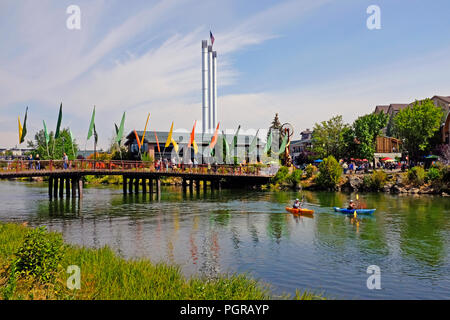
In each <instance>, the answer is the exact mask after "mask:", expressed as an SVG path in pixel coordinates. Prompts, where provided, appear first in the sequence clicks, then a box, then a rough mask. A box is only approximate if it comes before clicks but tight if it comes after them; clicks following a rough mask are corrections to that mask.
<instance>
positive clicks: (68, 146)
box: [28, 128, 78, 160]
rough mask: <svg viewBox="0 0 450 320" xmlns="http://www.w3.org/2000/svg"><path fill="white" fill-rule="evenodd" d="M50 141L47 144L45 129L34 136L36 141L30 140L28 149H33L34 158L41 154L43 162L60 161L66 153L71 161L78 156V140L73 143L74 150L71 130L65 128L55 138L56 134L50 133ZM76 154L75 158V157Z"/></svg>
mask: <svg viewBox="0 0 450 320" xmlns="http://www.w3.org/2000/svg"><path fill="white" fill-rule="evenodd" d="M49 137H50V140H49V142H48V149H47V144H46V143H45V131H44V129H42V130H40V131H39V132H37V133H36V134H35V135H34V141H31V140H28V147H29V148H32V149H33V152H32V154H33V157H36V154H39V158H40V159H42V160H50V159H56V160H60V159H62V157H63V154H64V152H65V153H66V154H67V156H68V157H69V159H70V160H74V159H75V158H76V156H77V154H78V145H77V143H76V140H75V139H74V141H73V149H72V141H71V138H70V131H69V128H65V129H63V130H62V131H60V133H59V137H58V138H57V139H56V141H55V138H54V132H53V131H52V132H50V134H49ZM54 141H55V149H54V153H53V142H54ZM74 152H75V156H74Z"/></svg>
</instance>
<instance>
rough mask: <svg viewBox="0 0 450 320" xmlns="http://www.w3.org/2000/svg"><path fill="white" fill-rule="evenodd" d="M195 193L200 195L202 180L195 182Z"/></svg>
mask: <svg viewBox="0 0 450 320" xmlns="http://www.w3.org/2000/svg"><path fill="white" fill-rule="evenodd" d="M195 191H196V192H197V194H200V180H195Z"/></svg>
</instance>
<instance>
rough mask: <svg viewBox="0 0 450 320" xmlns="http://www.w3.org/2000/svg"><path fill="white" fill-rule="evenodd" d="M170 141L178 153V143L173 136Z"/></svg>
mask: <svg viewBox="0 0 450 320" xmlns="http://www.w3.org/2000/svg"><path fill="white" fill-rule="evenodd" d="M170 142H172V144H173V148H174V149H175V152H176V153H178V144H177V143H176V142H175V140H174V139H173V138H172V137H171V140H170Z"/></svg>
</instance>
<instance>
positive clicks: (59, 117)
mask: <svg viewBox="0 0 450 320" xmlns="http://www.w3.org/2000/svg"><path fill="white" fill-rule="evenodd" d="M61 121H62V102H61V105H60V106H59V115H58V122H57V123H56V131H55V140H56V139H58V138H59V129H60V128H61Z"/></svg>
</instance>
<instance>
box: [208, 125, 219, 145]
mask: <svg viewBox="0 0 450 320" xmlns="http://www.w3.org/2000/svg"><path fill="white" fill-rule="evenodd" d="M219 126H220V122H219V123H218V124H217V128H216V131H215V132H214V136H213V137H212V139H211V143H210V144H209V148H210V149H213V148H214V146H215V145H216V143H217V136H218V134H219Z"/></svg>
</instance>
